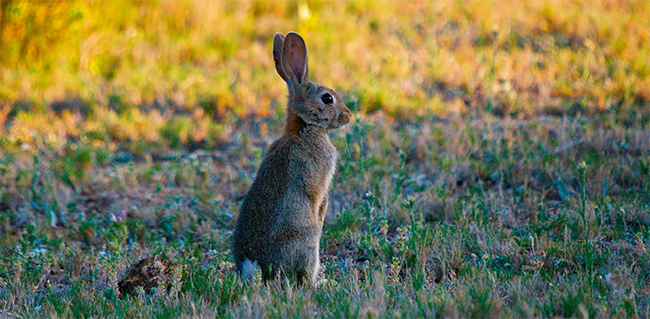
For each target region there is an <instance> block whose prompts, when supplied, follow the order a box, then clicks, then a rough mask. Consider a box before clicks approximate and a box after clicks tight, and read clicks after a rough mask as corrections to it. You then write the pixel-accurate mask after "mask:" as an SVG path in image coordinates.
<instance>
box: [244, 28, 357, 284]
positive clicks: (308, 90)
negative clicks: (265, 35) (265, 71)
mask: <svg viewBox="0 0 650 319" xmlns="http://www.w3.org/2000/svg"><path fill="white" fill-rule="evenodd" d="M273 44H274V45H273V58H274V60H275V67H276V70H277V71H278V74H279V75H280V76H281V77H282V78H283V79H284V80H285V81H286V82H287V87H288V89H289V100H288V103H287V119H286V125H285V130H284V134H283V135H282V137H280V138H279V139H278V140H277V141H275V142H274V143H273V144H272V145H271V148H270V149H269V151H268V153H267V155H266V157H265V158H264V160H263V161H262V164H261V165H260V168H259V170H258V172H257V177H256V178H255V181H254V182H253V185H252V186H251V188H250V190H249V191H248V194H247V195H246V198H245V199H244V202H243V203H242V206H241V209H240V212H239V219H238V221H237V226H236V228H235V233H234V237H233V254H234V257H235V264H236V265H237V269H238V271H239V272H240V274H241V273H242V264H243V263H244V261H245V260H250V261H251V262H257V264H258V265H259V266H260V268H261V270H262V274H263V277H264V279H271V278H274V277H275V276H277V275H278V274H284V275H289V276H291V277H295V278H297V279H298V280H299V281H302V280H305V279H306V280H308V281H310V282H314V281H315V280H316V277H317V274H318V269H319V266H320V261H319V244H320V237H321V232H322V228H323V219H324V217H325V213H326V211H327V203H328V201H327V193H328V189H329V185H330V182H331V179H332V176H333V175H334V170H335V168H336V161H337V159H338V153H337V151H336V149H335V148H334V146H333V145H332V143H331V142H330V140H329V137H328V132H327V131H328V130H329V129H335V128H339V127H341V126H343V125H345V124H347V123H349V122H350V119H351V116H352V113H351V112H350V110H349V109H348V108H347V107H346V106H345V105H344V104H343V102H342V101H341V100H340V98H339V97H338V96H337V95H336V93H335V92H334V91H332V90H331V89H329V88H326V87H324V86H322V85H320V84H317V83H314V82H312V81H311V80H309V75H308V67H307V49H306V46H305V43H304V40H303V39H302V38H301V37H300V35H298V34H297V33H294V32H289V33H288V34H287V37H286V38H284V37H283V36H282V35H281V34H276V35H275V37H274V41H273ZM325 94H330V95H331V97H332V100H333V102H332V103H330V104H327V103H325V100H326V99H325V100H324V99H323V96H324V95H325Z"/></svg>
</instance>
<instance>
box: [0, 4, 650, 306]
mask: <svg viewBox="0 0 650 319" xmlns="http://www.w3.org/2000/svg"><path fill="white" fill-rule="evenodd" d="M0 3H1V4H2V6H1V9H2V20H1V21H2V22H1V27H0V29H1V32H0V35H1V36H0V244H1V245H2V246H1V247H0V317H20V318H27V317H63V318H67V317H79V318H88V317H98V318H99V317H106V318H109V317H146V318H148V317H163V318H167V317H169V318H172V317H173V318H177V317H215V316H217V317H258V318H259V317H282V318H286V317H345V318H354V317H368V318H377V317H584V316H588V317H646V318H647V317H648V316H649V315H650V311H649V308H650V253H649V252H648V249H650V248H648V246H650V214H648V211H649V210H650V131H649V130H648V128H649V124H650V33H649V32H650V31H648V30H650V3H649V2H647V1H557V2H555V1H531V2H519V1H475V2H452V1H440V2H436V3H429V1H424V2H407V3H400V2H379V1H345V2H317V1H290V2H284V1H264V2H234V1H233V2H229V1H216V2H203V1H185V2H180V1H179V2H176V1H174V2H167V1H162V2H119V5H118V4H116V3H115V2H112V1H98V2H83V1H63V2H33V3H32V2H24V1H2V2H0ZM288 30H296V31H298V32H300V33H301V34H302V35H303V36H304V37H305V39H306V41H307V46H308V50H309V54H310V73H311V74H312V75H313V77H314V78H315V79H316V80H317V81H319V82H321V83H323V84H326V85H329V86H332V87H334V88H335V89H336V90H338V91H339V92H341V93H342V94H343V96H344V97H345V99H346V103H347V104H348V106H350V108H351V109H353V110H354V111H355V113H356V119H355V120H354V122H353V123H352V124H351V125H349V126H348V127H347V128H346V129H343V130H339V131H336V132H333V133H332V135H331V137H332V141H333V143H334V144H335V146H336V147H337V148H338V149H339V150H340V153H341V159H340V162H339V167H338V172H337V174H336V175H335V177H334V182H333V187H332V189H331V193H330V195H331V198H330V206H331V208H330V211H329V212H328V216H327V218H326V224H325V227H324V233H323V240H322V242H321V253H322V261H323V265H324V274H323V275H324V277H325V278H326V279H327V282H325V283H324V284H322V285H321V286H319V287H317V288H307V287H297V286H293V285H290V286H288V287H284V288H283V287H280V286H279V285H277V284H269V285H264V284H261V283H259V282H254V283H252V284H248V285H245V284H243V283H241V282H240V280H239V279H238V278H237V277H236V276H235V274H234V272H233V265H232V257H231V256H230V253H229V247H230V240H231V239H230V237H231V234H232V233H231V230H232V229H233V226H234V221H235V220H236V218H237V212H238V206H239V205H240V203H241V200H242V196H243V195H244V194H245V193H246V191H247V190H248V187H249V186H250V185H251V183H252V180H253V178H254V176H255V175H254V174H255V170H256V168H257V167H258V166H259V163H260V161H261V158H262V156H263V154H264V152H265V150H266V149H267V148H268V146H269V145H270V143H271V142H272V141H273V140H274V138H276V137H277V136H278V135H279V134H280V133H281V130H282V125H283V116H284V109H283V104H284V101H285V95H286V92H285V90H286V87H285V85H284V84H283V83H282V81H281V79H280V78H279V77H278V76H277V74H276V73H275V71H274V69H273V63H272V58H271V54H270V52H271V38H272V35H273V34H274V33H275V32H277V31H282V32H285V31H288ZM122 217H124V218H122ZM152 255H160V256H165V257H167V258H169V259H171V260H173V261H175V262H176V263H178V264H181V265H183V267H184V268H183V270H182V274H183V276H182V280H181V281H180V282H177V283H173V285H174V289H172V290H171V291H172V293H171V294H167V293H163V291H164V290H163V289H160V290H159V292H158V293H156V294H154V295H151V296H149V295H138V296H132V297H128V298H125V299H119V298H117V291H116V285H117V282H118V281H119V280H120V279H121V277H122V276H123V275H124V274H125V272H126V269H127V268H128V266H129V265H131V264H133V263H134V262H136V261H137V260H139V259H141V258H144V257H148V256H152Z"/></svg>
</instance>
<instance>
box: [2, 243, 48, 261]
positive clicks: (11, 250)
mask: <svg viewBox="0 0 650 319" xmlns="http://www.w3.org/2000/svg"><path fill="white" fill-rule="evenodd" d="M2 248H4V249H6V250H8V251H10V252H12V253H14V254H16V255H18V256H19V257H22V258H23V259H25V260H27V261H28V262H30V263H31V264H34V265H37V266H42V264H41V263H39V262H36V261H33V260H30V259H29V258H28V257H26V256H25V255H23V254H21V253H19V252H17V251H15V250H13V249H11V248H9V247H7V245H5V244H2Z"/></svg>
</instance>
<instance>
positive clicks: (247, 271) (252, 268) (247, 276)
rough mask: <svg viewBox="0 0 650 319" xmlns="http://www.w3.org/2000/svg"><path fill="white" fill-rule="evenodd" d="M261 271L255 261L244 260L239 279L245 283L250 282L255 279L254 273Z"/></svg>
mask: <svg viewBox="0 0 650 319" xmlns="http://www.w3.org/2000/svg"><path fill="white" fill-rule="evenodd" d="M258 271H261V269H260V265H258V264H257V262H256V261H250V260H248V259H246V260H244V262H243V263H242V264H241V277H242V279H244V281H246V282H250V281H251V280H253V278H254V277H255V273H256V272H258Z"/></svg>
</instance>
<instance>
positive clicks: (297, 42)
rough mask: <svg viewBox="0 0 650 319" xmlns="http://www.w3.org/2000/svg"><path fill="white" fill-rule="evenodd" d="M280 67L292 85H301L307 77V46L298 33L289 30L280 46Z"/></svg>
mask: <svg viewBox="0 0 650 319" xmlns="http://www.w3.org/2000/svg"><path fill="white" fill-rule="evenodd" d="M282 69H283V70H284V74H285V75H286V76H287V79H288V80H289V81H290V82H291V84H292V85H294V86H295V85H301V84H303V83H305V82H307V80H308V79H309V72H308V70H307V46H306V45H305V41H304V40H303V39H302V37H300V35H299V34H298V33H295V32H293V31H292V32H289V33H287V37H286V38H285V39H284V45H283V46H282Z"/></svg>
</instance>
